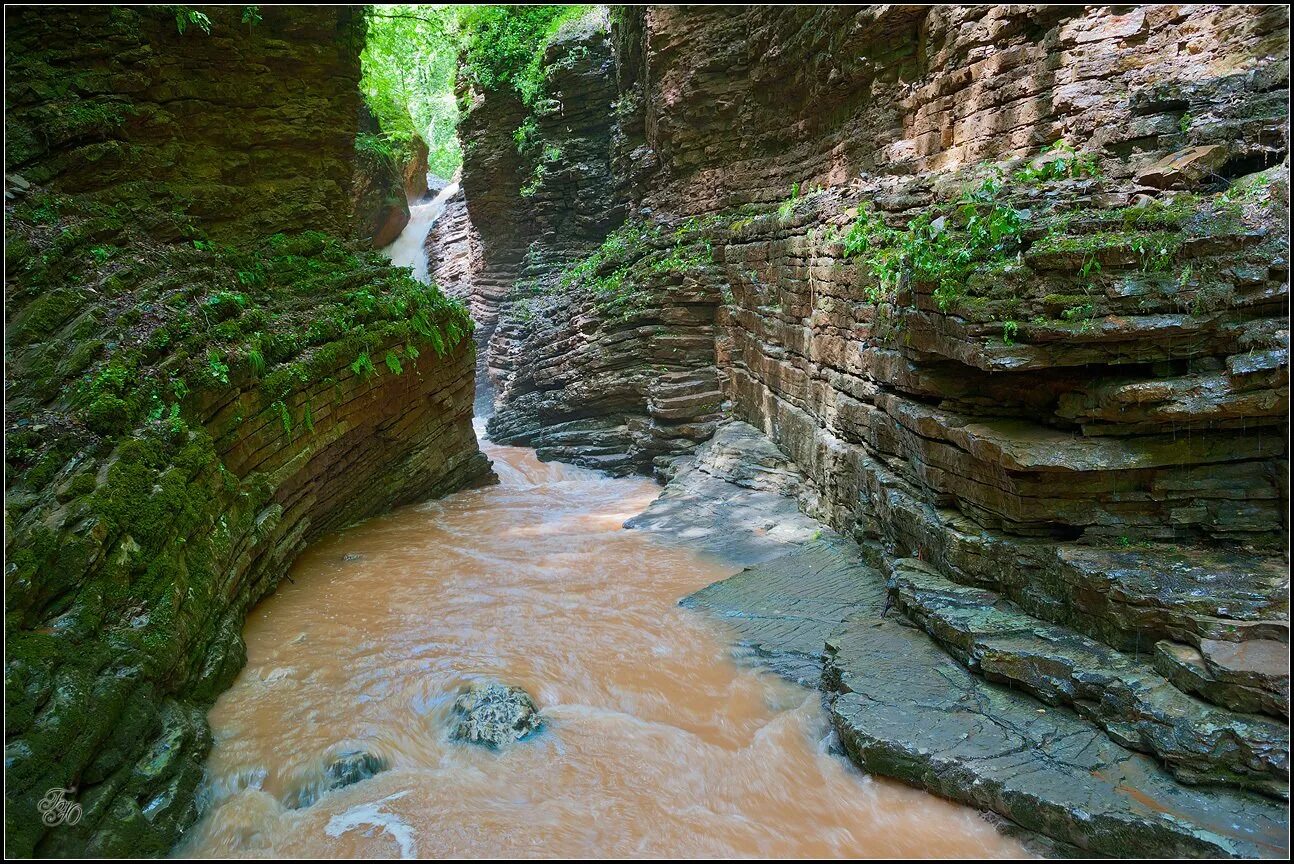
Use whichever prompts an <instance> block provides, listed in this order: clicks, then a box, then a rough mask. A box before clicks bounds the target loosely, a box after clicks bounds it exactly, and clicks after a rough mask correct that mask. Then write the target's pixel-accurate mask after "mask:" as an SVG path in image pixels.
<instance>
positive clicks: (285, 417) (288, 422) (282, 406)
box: [274, 399, 292, 436]
mask: <svg viewBox="0 0 1294 864" xmlns="http://www.w3.org/2000/svg"><path fill="white" fill-rule="evenodd" d="M274 407H275V408H276V409H277V410H278V412H279V422H281V423H282V424H283V431H284V432H285V433H287V434H288V435H289V436H291V435H292V414H291V413H290V412H289V411H288V403H286V402H284V401H283V400H282V399H280V400H279V401H277V402H275V403H274Z"/></svg>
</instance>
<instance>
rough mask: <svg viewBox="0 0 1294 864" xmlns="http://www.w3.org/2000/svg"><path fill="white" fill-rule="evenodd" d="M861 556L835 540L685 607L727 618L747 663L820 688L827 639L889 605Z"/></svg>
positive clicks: (701, 594)
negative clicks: (850, 620)
mask: <svg viewBox="0 0 1294 864" xmlns="http://www.w3.org/2000/svg"><path fill="white" fill-rule="evenodd" d="M860 554H861V553H860V552H859V550H858V548H857V547H856V546H854V544H852V543H850V542H849V541H848V540H845V539H843V538H840V537H838V536H828V537H825V538H824V539H820V540H818V541H815V542H813V543H811V544H809V545H808V546H806V547H805V548H803V549H801V550H799V551H797V552H795V553H794V554H790V555H784V556H782V557H781V558H777V559H774V560H772V561H769V562H767V563H765V564H762V565H760V566H758V567H755V568H747V569H746V570H743V571H741V572H740V573H738V574H737V575H736V576H732V577H730V578H728V579H724V580H723V581H722V582H716V583H714V584H713V585H709V586H707V587H705V588H702V589H701V590H700V591H697V592H696V593H695V594H691V595H689V596H687V597H684V598H683V599H682V600H681V601H680V605H682V606H687V607H690V608H696V609H705V610H706V611H709V612H711V613H713V614H714V615H716V616H717V617H719V618H720V619H722V620H723V621H724V623H725V624H727V625H728V627H729V628H730V629H731V630H732V631H733V632H734V635H735V636H736V639H737V642H738V645H739V646H740V650H739V651H738V655H739V657H740V656H741V655H745V656H746V658H747V659H751V660H754V661H755V662H756V663H757V664H758V665H762V666H765V667H767V668H768V669H770V670H772V671H773V672H775V673H777V674H778V675H781V676H782V677H784V678H788V679H790V680H792V681H795V682H797V683H801V684H805V685H806V686H809V687H817V686H818V683H819V680H820V679H821V677H822V661H823V653H822V652H823V647H824V646H825V644H826V641H827V637H828V636H830V635H831V634H832V633H833V632H834V631H835V630H836V628H837V627H838V626H840V622H842V621H844V620H845V618H847V617H848V616H849V615H850V614H852V613H854V612H857V611H860V610H864V609H866V610H869V611H871V612H872V613H873V614H877V615H879V613H880V611H881V608H882V606H883V604H884V603H885V583H884V581H883V580H882V578H881V576H880V574H879V573H878V572H877V571H875V570H872V569H871V568H869V567H866V566H865V565H863V564H861V563H860V562H859V556H860Z"/></svg>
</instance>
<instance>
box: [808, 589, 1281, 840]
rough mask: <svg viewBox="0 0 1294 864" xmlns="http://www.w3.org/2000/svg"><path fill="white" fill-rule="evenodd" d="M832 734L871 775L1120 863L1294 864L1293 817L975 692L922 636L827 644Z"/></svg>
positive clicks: (968, 677)
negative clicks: (1254, 861) (1239, 860)
mask: <svg viewBox="0 0 1294 864" xmlns="http://www.w3.org/2000/svg"><path fill="white" fill-rule="evenodd" d="M824 680H825V681H826V682H827V683H828V686H829V688H830V689H832V690H833V691H834V692H835V695H834V696H833V697H832V705H831V719H832V724H833V726H834V727H835V729H836V732H837V734H838V735H839V736H840V739H841V743H842V744H843V745H844V747H845V750H846V752H848V753H849V754H850V756H851V757H852V758H853V759H854V761H855V762H857V763H858V764H859V765H860V766H862V767H863V768H864V769H865V770H867V771H871V772H874V773H877V774H882V775H885V776H887V777H895V778H897V779H900V780H903V781H905V782H908V783H911V784H913V785H916V786H920V787H922V788H925V789H928V790H930V791H931V792H935V793H936V794H939V795H943V796H945V797H947V798H951V799H953V800H955V801H960V802H963V803H966V804H970V805H972V806H975V807H980V808H983V809H987V810H992V811H993V812H995V813H999V814H1001V815H1003V816H1006V817H1007V818H1009V819H1011V820H1012V821H1013V822H1015V823H1017V824H1018V825H1020V826H1022V827H1024V828H1026V829H1028V830H1031V831H1037V832H1039V833H1041V834H1044V835H1046V836H1049V837H1053V838H1055V839H1057V840H1061V841H1063V842H1066V843H1069V844H1072V845H1074V846H1076V847H1078V848H1080V849H1083V850H1086V851H1089V852H1093V853H1097V854H1102V855H1114V856H1129V855H1141V856H1149V857H1176V856H1238V857H1282V858H1283V857H1287V855H1288V815H1287V812H1286V809H1285V807H1284V806H1282V805H1280V804H1277V803H1276V802H1274V801H1271V800H1269V799H1264V798H1262V797H1259V796H1257V795H1253V794H1250V793H1246V792H1241V791H1234V792H1232V791H1226V790H1220V789H1199V788H1190V787H1186V786H1183V785H1181V784H1179V783H1177V782H1176V781H1174V780H1173V778H1172V777H1171V776H1170V775H1169V774H1167V773H1166V772H1165V771H1163V769H1161V768H1160V767H1159V766H1158V765H1157V764H1156V763H1155V762H1154V761H1153V760H1152V759H1150V758H1149V757H1146V756H1143V755H1141V754H1138V753H1133V752H1130V751H1128V750H1125V749H1124V748H1122V747H1120V746H1118V745H1117V744H1115V743H1114V742H1113V741H1111V740H1110V739H1109V738H1108V737H1106V735H1105V734H1104V733H1103V732H1101V731H1100V730H1098V729H1096V728H1094V727H1093V726H1091V725H1090V724H1088V723H1086V722H1084V721H1083V720H1081V719H1079V718H1078V717H1076V716H1075V715H1073V714H1072V713H1070V712H1068V711H1066V710H1063V709H1059V710H1058V709H1052V708H1047V707H1045V706H1044V705H1043V704H1042V703H1040V702H1038V701H1037V700H1035V699H1033V698H1031V697H1029V696H1026V695H1024V694H1022V693H1019V692H1016V691H1012V690H1010V689H1007V688H1005V687H1002V686H999V685H996V684H992V683H990V682H987V681H984V680H983V679H980V678H977V677H976V676H975V675H973V674H971V673H970V672H969V671H967V670H966V669H965V668H964V667H963V666H961V664H959V663H958V662H957V661H955V660H953V659H952V658H951V657H949V656H948V655H947V654H945V653H944V652H943V651H941V650H940V649H939V648H938V647H936V646H935V644H934V643H932V642H931V641H930V640H929V639H928V638H927V637H926V635H925V634H924V633H922V632H920V631H918V630H915V629H913V628H911V627H908V626H905V625H903V624H900V623H898V622H896V621H893V620H888V619H878V618H877V617H876V616H874V615H871V614H868V613H865V612H864V613H856V614H854V615H853V616H851V617H850V618H849V619H848V620H847V621H846V622H845V623H844V624H843V625H841V627H840V629H839V630H837V632H836V633H835V634H833V635H832V636H831V637H830V638H829V640H828V644H827V668H826V670H825V673H824Z"/></svg>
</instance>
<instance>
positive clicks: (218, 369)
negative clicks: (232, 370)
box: [207, 349, 229, 384]
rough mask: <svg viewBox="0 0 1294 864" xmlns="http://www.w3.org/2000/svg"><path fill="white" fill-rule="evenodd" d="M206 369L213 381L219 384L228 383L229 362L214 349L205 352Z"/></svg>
mask: <svg viewBox="0 0 1294 864" xmlns="http://www.w3.org/2000/svg"><path fill="white" fill-rule="evenodd" d="M207 371H208V372H209V373H210V374H211V377H212V379H214V380H215V381H218V382H219V383H221V384H228V383H229V364H228V363H226V362H224V360H222V359H221V357H220V355H219V354H218V353H216V351H215V350H214V349H213V350H211V351H208V352H207Z"/></svg>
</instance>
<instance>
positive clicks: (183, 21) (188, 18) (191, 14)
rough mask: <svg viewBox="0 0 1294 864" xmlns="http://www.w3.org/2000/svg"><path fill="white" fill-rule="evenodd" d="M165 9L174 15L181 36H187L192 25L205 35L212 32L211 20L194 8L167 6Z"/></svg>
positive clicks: (176, 27)
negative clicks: (186, 33)
mask: <svg viewBox="0 0 1294 864" xmlns="http://www.w3.org/2000/svg"><path fill="white" fill-rule="evenodd" d="M164 8H166V9H167V10H169V11H170V12H172V13H174V15H175V29H176V30H177V31H178V32H179V34H180V35H181V36H183V35H184V34H185V32H186V31H187V30H188V29H189V27H190V25H192V26H194V27H197V28H198V29H199V30H201V31H202V32H203V33H210V32H211V19H210V18H208V17H207V16H206V15H204V14H202V13H201V12H199V11H198V10H197V9H194V8H193V7H192V6H166V7H164Z"/></svg>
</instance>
